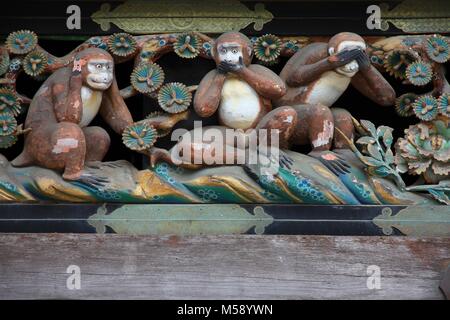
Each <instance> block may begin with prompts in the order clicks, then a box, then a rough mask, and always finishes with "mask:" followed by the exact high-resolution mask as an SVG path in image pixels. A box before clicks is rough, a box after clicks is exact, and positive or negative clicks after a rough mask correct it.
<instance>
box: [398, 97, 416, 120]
mask: <svg viewBox="0 0 450 320" xmlns="http://www.w3.org/2000/svg"><path fill="white" fill-rule="evenodd" d="M416 99H417V95H416V94H415V93H412V92H408V93H405V94H402V95H401V96H399V97H398V98H397V99H395V111H397V114H398V115H399V116H401V117H410V116H412V115H413V114H414V111H413V103H414V101H415V100H416Z"/></svg>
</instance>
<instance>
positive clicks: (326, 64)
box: [281, 43, 358, 87]
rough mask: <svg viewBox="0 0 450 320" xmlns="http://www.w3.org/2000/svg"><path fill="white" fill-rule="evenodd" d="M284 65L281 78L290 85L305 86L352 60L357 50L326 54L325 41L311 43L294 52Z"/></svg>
mask: <svg viewBox="0 0 450 320" xmlns="http://www.w3.org/2000/svg"><path fill="white" fill-rule="evenodd" d="M296 55H298V56H294V57H292V58H291V59H292V61H289V62H288V64H287V65H286V66H285V67H284V69H283V71H282V74H281V76H282V78H283V79H286V83H287V85H289V86H291V87H298V86H306V85H308V84H309V83H311V82H313V81H315V80H317V79H318V78H319V77H320V76H321V75H322V74H323V73H324V72H326V71H330V70H333V69H336V68H338V67H340V66H343V65H345V64H347V63H349V62H350V61H352V60H353V59H354V58H355V57H356V56H357V55H358V51H357V50H348V51H341V52H339V53H337V54H334V55H331V56H328V52H327V45H326V44H325V43H317V44H311V45H309V46H307V47H305V48H303V49H301V51H299V52H298V53H296Z"/></svg>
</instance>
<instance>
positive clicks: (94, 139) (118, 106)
mask: <svg viewBox="0 0 450 320" xmlns="http://www.w3.org/2000/svg"><path fill="white" fill-rule="evenodd" d="M98 113H100V115H101V116H102V118H103V119H104V120H105V121H106V122H107V123H108V124H109V125H110V126H111V127H112V129H113V130H114V131H115V132H117V133H119V134H121V133H122V131H123V130H124V129H125V128H126V127H127V126H128V125H130V124H132V123H133V119H132V117H131V114H130V112H129V110H128V108H127V106H126V104H125V102H124V100H123V98H122V97H121V96H120V92H119V88H118V87H117V82H116V80H115V77H114V61H113V59H112V57H111V55H110V54H109V53H108V52H106V51H104V50H102V49H99V48H89V49H85V50H83V51H80V52H79V53H77V55H76V56H75V59H74V61H73V63H71V64H70V65H68V66H67V67H64V68H61V69H59V70H57V71H56V72H55V73H53V74H52V75H51V76H50V77H49V78H48V79H47V80H46V81H45V82H44V83H43V85H42V86H41V88H40V89H39V90H38V92H37V93H36V95H35V96H34V98H33V101H32V102H31V104H30V108H29V110H28V114H27V118H26V121H25V128H30V129H31V132H29V133H28V134H27V135H26V137H25V147H24V150H23V152H22V153H21V154H20V155H19V156H18V157H17V158H16V159H14V160H13V161H12V165H13V166H16V167H23V166H30V165H38V166H41V167H44V168H48V169H54V170H61V171H63V178H64V179H66V180H78V179H80V178H81V177H80V176H81V172H82V169H83V167H84V163H85V161H101V160H102V159H103V157H104V156H105V154H106V152H107V151H108V148H109V144H110V138H109V135H108V133H107V132H106V131H105V130H104V129H102V128H100V127H90V126H89V124H90V123H91V121H92V120H93V119H94V117H95V116H96V115H97V114H98Z"/></svg>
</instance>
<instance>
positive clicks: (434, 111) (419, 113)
mask: <svg viewBox="0 0 450 320" xmlns="http://www.w3.org/2000/svg"><path fill="white" fill-rule="evenodd" d="M438 109H439V105H438V101H437V100H436V98H434V97H433V96H431V95H423V96H421V97H419V98H417V99H416V101H415V102H414V103H413V110H414V113H415V114H416V117H417V118H419V119H420V120H424V121H430V120H433V119H434V118H436V116H437V115H438Z"/></svg>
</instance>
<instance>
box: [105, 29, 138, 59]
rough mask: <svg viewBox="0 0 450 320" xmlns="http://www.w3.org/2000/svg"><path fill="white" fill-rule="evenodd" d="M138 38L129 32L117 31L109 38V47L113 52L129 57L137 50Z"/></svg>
mask: <svg viewBox="0 0 450 320" xmlns="http://www.w3.org/2000/svg"><path fill="white" fill-rule="evenodd" d="M136 46H137V43H136V40H135V39H134V37H133V36H132V35H130V34H128V33H115V34H113V35H111V36H109V38H108V48H109V51H111V53H112V54H114V55H116V56H119V57H128V56H130V55H132V54H133V53H134V52H136Z"/></svg>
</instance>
